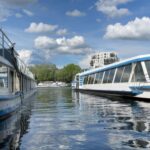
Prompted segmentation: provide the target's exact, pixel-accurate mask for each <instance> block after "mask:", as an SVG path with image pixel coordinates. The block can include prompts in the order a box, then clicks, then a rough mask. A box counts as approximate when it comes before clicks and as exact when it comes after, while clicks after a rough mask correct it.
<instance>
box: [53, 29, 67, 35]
mask: <svg viewBox="0 0 150 150" xmlns="http://www.w3.org/2000/svg"><path fill="white" fill-rule="evenodd" d="M67 32H68V31H67V29H59V30H58V31H57V32H56V34H58V35H65V34H67Z"/></svg>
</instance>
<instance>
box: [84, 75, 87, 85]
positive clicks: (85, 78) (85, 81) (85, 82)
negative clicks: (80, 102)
mask: <svg viewBox="0 0 150 150" xmlns="http://www.w3.org/2000/svg"><path fill="white" fill-rule="evenodd" d="M87 81H88V76H85V77H84V82H83V84H87Z"/></svg>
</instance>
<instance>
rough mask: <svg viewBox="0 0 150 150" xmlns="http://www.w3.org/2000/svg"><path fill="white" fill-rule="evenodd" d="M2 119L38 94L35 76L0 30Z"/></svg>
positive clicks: (0, 111) (0, 106) (0, 105)
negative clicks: (27, 99)
mask: <svg viewBox="0 0 150 150" xmlns="http://www.w3.org/2000/svg"><path fill="white" fill-rule="evenodd" d="M0 41H1V42H0V119H1V118H4V117H5V116H8V115H9V114H11V113H12V112H14V111H15V110H17V108H19V106H20V105H21V103H22V102H23V101H24V100H25V99H26V98H28V97H29V96H31V95H33V94H34V93H35V92H36V82H35V79H34V75H33V74H32V73H31V72H30V71H29V69H28V67H27V66H26V65H25V63H24V62H23V61H22V60H21V59H20V58H19V55H18V53H17V51H16V50H15V49H14V43H12V42H11V41H10V39H9V38H8V37H7V35H6V34H5V33H4V32H3V30H1V29H0Z"/></svg>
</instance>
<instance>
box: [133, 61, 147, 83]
mask: <svg viewBox="0 0 150 150" xmlns="http://www.w3.org/2000/svg"><path fill="white" fill-rule="evenodd" d="M131 81H132V82H144V81H146V79H145V75H144V72H143V68H142V65H141V62H137V63H136V67H135V70H134V74H133V77H132V80H131Z"/></svg>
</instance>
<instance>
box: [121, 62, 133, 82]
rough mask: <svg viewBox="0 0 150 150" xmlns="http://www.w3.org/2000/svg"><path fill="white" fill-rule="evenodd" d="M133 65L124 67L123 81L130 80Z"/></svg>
mask: <svg viewBox="0 0 150 150" xmlns="http://www.w3.org/2000/svg"><path fill="white" fill-rule="evenodd" d="M131 69H132V65H131V64H130V65H127V66H125V68H124V72H123V76H122V79H121V82H128V81H129V78H130V74H131Z"/></svg>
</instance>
